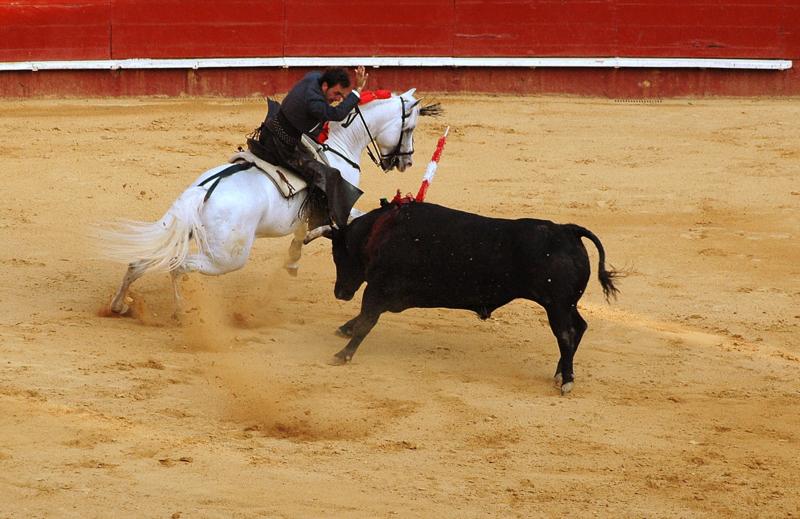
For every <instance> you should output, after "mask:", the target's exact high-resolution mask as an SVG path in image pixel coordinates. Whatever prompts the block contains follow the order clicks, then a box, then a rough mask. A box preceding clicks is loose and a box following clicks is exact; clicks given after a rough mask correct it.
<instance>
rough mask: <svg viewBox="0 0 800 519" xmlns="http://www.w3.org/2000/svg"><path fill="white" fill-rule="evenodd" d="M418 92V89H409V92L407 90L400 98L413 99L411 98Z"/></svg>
mask: <svg viewBox="0 0 800 519" xmlns="http://www.w3.org/2000/svg"><path fill="white" fill-rule="evenodd" d="M416 91H417V89H416V88H411V89H409V90H406V91H405V92H403V93H402V94H400V97H411V96H413V95H414V92H416Z"/></svg>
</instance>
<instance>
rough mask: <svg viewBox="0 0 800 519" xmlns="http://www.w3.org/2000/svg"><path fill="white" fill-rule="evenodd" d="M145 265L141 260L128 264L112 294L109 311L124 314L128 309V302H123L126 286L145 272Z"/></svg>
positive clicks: (126, 290)
mask: <svg viewBox="0 0 800 519" xmlns="http://www.w3.org/2000/svg"><path fill="white" fill-rule="evenodd" d="M147 268H148V267H147V265H146V264H145V263H144V262H142V261H136V262H133V263H131V264H129V265H128V270H127V271H126V272H125V277H123V278H122V284H121V285H120V286H119V290H117V293H116V294H114V297H113V298H112V299H111V311H112V312H114V313H115V314H119V315H121V314H124V313H125V312H127V311H128V304H127V303H126V302H125V297H126V296H127V295H128V288H130V286H131V284H132V283H133V282H134V281H136V280H137V279H139V278H140V277H142V276H143V275H144V273H145V272H147Z"/></svg>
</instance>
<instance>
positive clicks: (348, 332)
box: [336, 316, 358, 339]
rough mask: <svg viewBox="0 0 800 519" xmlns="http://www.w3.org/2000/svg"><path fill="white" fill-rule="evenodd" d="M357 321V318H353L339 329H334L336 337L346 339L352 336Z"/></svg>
mask: <svg viewBox="0 0 800 519" xmlns="http://www.w3.org/2000/svg"><path fill="white" fill-rule="evenodd" d="M357 319H358V316H355V317H353V318H352V319H350V320H349V321H347V322H346V323H344V324H343V325H341V326H340V327H338V328H337V329H336V335H338V336H339V337H345V338H347V339H349V338H350V337H352V336H353V326H355V324H356V320H357Z"/></svg>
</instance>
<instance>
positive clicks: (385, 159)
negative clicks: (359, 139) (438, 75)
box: [347, 96, 420, 172]
mask: <svg viewBox="0 0 800 519" xmlns="http://www.w3.org/2000/svg"><path fill="white" fill-rule="evenodd" d="M419 102H420V100H417V101H415V102H414V103H413V104H412V105H411V106H409V107H408V109H409V112H406V100H405V99H404V98H403V96H400V117H401V119H400V139H399V140H398V141H397V146H395V147H394V151H392V152H390V153H387V154H386V155H384V154H383V153H381V150H380V148H379V147H378V143H377V142H375V138H374V137H373V136H372V132H371V131H370V129H369V125H367V121H366V120H365V119H364V114H362V113H361V110H360V109H359V108H358V105H356V108H355V111H356V114H357V115H358V117H360V118H361V122H362V123H363V124H364V128H365V129H366V130H367V136H368V137H369V144H367V155H368V156H369V158H370V160H372V163H373V164H375V165H376V166H378V167H379V168H381V169H382V170H383V171H384V172H387V171H389V170H390V169H391V168H392V162H389V161H390V160H392V161H393V160H396V159H397V158H398V157H401V156H404V155H413V154H414V150H413V149H412V150H411V151H405V152H403V151H400V148H401V147H402V146H403V134H405V130H404V129H405V127H406V119H408V118H409V116H410V115H411V112H410V111H411V110H413V109H414V107H415V106H417V105H418V104H419ZM350 123H352V120H350V121H348V122H347V125H348V126H349V125H350ZM370 144H371V145H372V148H370ZM373 150H374V153H373Z"/></svg>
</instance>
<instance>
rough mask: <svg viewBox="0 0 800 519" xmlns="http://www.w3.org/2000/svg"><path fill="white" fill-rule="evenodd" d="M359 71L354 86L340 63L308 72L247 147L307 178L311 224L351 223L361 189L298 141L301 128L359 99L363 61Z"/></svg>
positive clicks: (336, 115) (334, 116)
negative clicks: (335, 66)
mask: <svg viewBox="0 0 800 519" xmlns="http://www.w3.org/2000/svg"><path fill="white" fill-rule="evenodd" d="M355 76H356V87H355V88H354V89H351V88H350V78H349V76H348V74H347V72H346V71H345V70H344V69H342V68H329V69H327V70H325V71H324V72H320V71H313V72H309V73H308V74H306V75H305V77H304V78H303V79H301V80H300V81H299V82H298V83H297V84H296V85H295V86H294V87H292V89H291V90H290V91H289V93H288V94H287V95H286V98H284V100H283V102H282V103H280V107H279V108H278V109H277V113H275V111H276V110H274V108H273V109H270V110H269V111H268V114H267V118H266V119H265V120H264V122H263V123H261V126H259V127H258V128H256V130H255V131H254V132H253V133H252V134H251V135H249V136H248V139H247V147H248V148H249V149H250V151H251V152H252V153H253V154H255V155H256V156H257V157H259V158H261V159H263V160H266V161H267V162H270V163H272V164H276V165H279V166H283V167H288V168H291V169H293V170H295V171H297V172H298V173H300V174H301V175H302V176H303V177H304V178H305V180H306V181H307V182H308V184H309V197H308V202H307V203H309V204H310V205H309V206H308V207H306V208H305V211H306V212H307V214H308V219H309V228H310V229H313V228H315V227H318V226H320V225H325V224H328V223H330V221H331V220H332V221H333V222H334V223H335V224H336V225H337V226H338V227H340V228H341V227H344V226H345V225H347V219H348V217H349V215H350V210H351V209H352V208H353V205H354V204H355V203H356V200H358V197H360V196H361V194H362V191H361V190H360V189H358V188H357V187H356V186H354V185H353V184H351V183H350V182H348V181H347V180H345V179H344V178H342V175H341V173H340V172H339V170H338V169H336V168H333V167H331V166H328V165H327V164H324V163H322V162H319V161H318V160H316V159H315V158H314V157H313V156H312V155H311V153H310V152H309V151H308V150H307V149H306V148H305V146H303V145H302V144H301V143H300V138H301V136H302V134H303V133H308V132H311V131H313V130H314V129H315V128H316V127H318V126H319V127H321V125H322V124H323V123H325V122H327V121H341V120H343V119H344V118H345V117H347V114H349V113H350V111H351V110H353V108H355V107H356V106H357V105H358V102H359V99H360V92H361V89H363V88H364V85H366V83H367V77H368V74H367V73H366V72H365V71H364V67H363V66H359V67H358V68H356V70H355ZM337 101H338V104H337V105H336V106H333V105H334V104H335V103H336V102H337ZM272 103H274V105H277V104H278V103H277V102H275V101H272Z"/></svg>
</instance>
